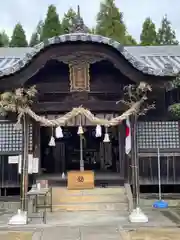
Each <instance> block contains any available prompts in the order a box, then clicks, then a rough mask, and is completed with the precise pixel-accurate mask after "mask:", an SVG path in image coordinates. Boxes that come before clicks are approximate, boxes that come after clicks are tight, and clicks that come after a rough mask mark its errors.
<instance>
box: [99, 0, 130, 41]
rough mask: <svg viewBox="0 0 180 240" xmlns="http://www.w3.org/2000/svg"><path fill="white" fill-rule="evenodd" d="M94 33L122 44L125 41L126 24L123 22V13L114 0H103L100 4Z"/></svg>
mask: <svg viewBox="0 0 180 240" xmlns="http://www.w3.org/2000/svg"><path fill="white" fill-rule="evenodd" d="M96 33H97V34H99V35H102V36H106V37H110V38H112V39H114V40H116V41H118V42H121V43H122V44H124V43H125V35H126V26H125V24H124V22H123V14H122V13H121V12H120V11H119V9H118V8H117V7H116V5H115V1H114V0H105V2H104V3H101V4H100V11H99V13H98V15H97V25H96Z"/></svg>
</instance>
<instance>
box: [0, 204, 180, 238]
mask: <svg viewBox="0 0 180 240" xmlns="http://www.w3.org/2000/svg"><path fill="white" fill-rule="evenodd" d="M144 212H145V213H146V214H147V215H148V217H149V222H148V223H147V224H130V223H129V222H128V216H127V214H124V215H123V214H121V215H120V214H119V213H118V212H116V211H106V212H102V211H101V212H98V211H94V212H93V211H89V212H55V213H49V214H48V219H47V224H46V225H45V224H43V223H42V221H41V220H40V219H34V220H33V221H32V222H31V223H30V224H28V225H26V226H21V227H15V226H8V225H7V222H8V219H9V218H10V216H11V215H12V213H4V214H1V216H0V240H46V239H47V240H49V239H52V240H56V239H57V240H93V239H95V240H96V239H97V240H116V239H117V240H131V239H133V240H139V239H143V240H146V238H145V237H147V236H148V237H149V239H148V238H147V240H151V239H152V240H154V239H156V240H158V238H159V239H160V237H161V240H165V239H166V240H171V239H172V240H179V236H180V229H179V228H177V224H178V221H175V218H174V219H173V217H172V216H171V217H170V218H169V217H168V214H167V213H166V214H164V213H163V214H162V213H161V212H159V211H158V210H153V209H151V208H149V209H145V211H144ZM176 220H177V218H176ZM179 223H180V220H179ZM144 228H145V229H144ZM136 229H137V230H136ZM146 233H147V234H146ZM146 235H147V236H146ZM166 236H169V238H165V237H166ZM156 237H158V238H156ZM163 237H164V239H163Z"/></svg>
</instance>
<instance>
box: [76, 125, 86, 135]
mask: <svg viewBox="0 0 180 240" xmlns="http://www.w3.org/2000/svg"><path fill="white" fill-rule="evenodd" d="M83 133H84V131H83V128H82V126H79V127H78V132H77V134H78V135H80V134H83Z"/></svg>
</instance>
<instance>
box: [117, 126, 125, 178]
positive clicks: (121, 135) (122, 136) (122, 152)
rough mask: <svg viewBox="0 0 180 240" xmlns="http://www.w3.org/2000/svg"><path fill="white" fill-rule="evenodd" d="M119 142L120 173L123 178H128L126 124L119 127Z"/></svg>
mask: <svg viewBox="0 0 180 240" xmlns="http://www.w3.org/2000/svg"><path fill="white" fill-rule="evenodd" d="M118 141H119V171H120V176H121V178H123V179H125V178H126V162H125V161H126V156H125V127H124V124H123V123H122V124H120V125H119V126H118Z"/></svg>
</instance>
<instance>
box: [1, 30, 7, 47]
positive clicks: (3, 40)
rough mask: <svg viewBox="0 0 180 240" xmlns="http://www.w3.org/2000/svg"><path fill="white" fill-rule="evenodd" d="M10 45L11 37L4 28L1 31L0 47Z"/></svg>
mask: <svg viewBox="0 0 180 240" xmlns="http://www.w3.org/2000/svg"><path fill="white" fill-rule="evenodd" d="M8 46H9V37H8V35H7V34H6V32H5V31H4V30H3V31H1V32H0V47H8Z"/></svg>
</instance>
